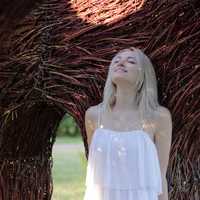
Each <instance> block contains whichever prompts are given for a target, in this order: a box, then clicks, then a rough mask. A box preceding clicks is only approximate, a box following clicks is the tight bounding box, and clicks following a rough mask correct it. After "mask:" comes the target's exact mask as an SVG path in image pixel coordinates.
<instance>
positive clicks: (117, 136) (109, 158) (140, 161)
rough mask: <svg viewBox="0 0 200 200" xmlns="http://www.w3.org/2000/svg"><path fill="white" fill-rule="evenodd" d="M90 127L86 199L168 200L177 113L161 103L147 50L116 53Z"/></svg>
mask: <svg viewBox="0 0 200 200" xmlns="http://www.w3.org/2000/svg"><path fill="white" fill-rule="evenodd" d="M85 127H86V133H87V141H88V145H89V156H88V165H87V175H86V181H85V184H86V190H85V194H84V200H158V199H159V200H168V187H167V179H166V171H167V167H168V161H169V153H170V147H171V138H172V118H171V113H170V111H169V110H168V109H167V108H166V107H164V106H161V105H160V104H159V103H158V94H157V81H156V75H155V71H154V68H153V65H152V63H151V61H150V59H149V58H148V57H147V56H146V54H145V53H144V52H143V51H142V50H141V49H138V48H134V47H130V48H127V49H123V50H121V51H119V52H118V53H117V54H116V55H115V56H114V57H113V59H112V61H111V63H110V66H109V71H108V75H107V80H106V83H105V87H104V93H103V101H102V102H101V103H100V104H98V105H96V106H91V107H89V108H88V109H87V111H86V113H85Z"/></svg>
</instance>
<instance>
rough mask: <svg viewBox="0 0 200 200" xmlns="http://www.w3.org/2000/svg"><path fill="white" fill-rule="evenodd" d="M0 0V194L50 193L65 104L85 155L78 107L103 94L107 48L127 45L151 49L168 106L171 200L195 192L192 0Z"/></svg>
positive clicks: (199, 75) (196, 21)
mask: <svg viewBox="0 0 200 200" xmlns="http://www.w3.org/2000/svg"><path fill="white" fill-rule="evenodd" d="M2 3H5V4H4V5H2V6H1V9H2V10H1V11H2V12H1V13H2V14H1V18H0V22H1V27H2V28H1V30H0V42H1V49H0V89H1V93H0V113H1V118H0V125H1V129H0V131H1V132H0V199H2V200H11V199H12V200H35V199H37V200H47V199H51V196H52V189H53V184H52V183H53V182H52V175H51V168H52V164H53V162H52V146H53V144H54V141H55V138H56V135H55V130H56V128H57V126H58V123H59V121H60V120H61V118H62V117H63V115H64V113H65V112H68V113H69V114H71V115H72V116H73V117H74V118H75V120H76V122H77V124H78V125H79V127H80V129H81V133H82V139H83V142H84V147H85V155H86V157H87V158H88V145H87V138H86V132H85V127H84V113H85V110H86V109H87V108H88V107H89V106H91V105H94V104H98V103H99V102H100V101H101V98H102V94H103V88H104V83H105V79H106V75H107V70H108V66H109V63H110V61H111V59H112V57H113V56H114V55H115V53H116V52H118V50H121V49H123V48H127V47H130V46H135V47H138V48H141V49H143V50H144V52H145V53H146V54H147V55H148V56H149V57H150V58H151V60H152V62H153V64H154V66H155V71H156V75H157V77H158V87H159V88H158V89H159V102H160V104H162V105H164V106H166V107H168V108H169V110H170V111H171V113H172V120H173V138H172V140H173V141H172V148H171V152H170V162H169V168H168V172H167V180H168V186H169V187H168V189H169V195H170V199H174V200H199V199H200V148H199V144H200V98H199V94H200V2H199V1H198V0H190V1H188V0H183V1H176V0H168V1H167V0H158V1H156V0H147V1H142V0H137V1H136V0H135V1H134V0H133V1H131V0H126V1H119V0H104V1H98V0H93V1H87V0H85V1H84V0H71V1H67V0H65V1H62V0H61V1H58V0H46V1H26V2H25V1H17V0H14V1H11V2H9V3H8V2H7V3H6V1H5V0H4V1H3V2H2ZM66 189H67V188H66Z"/></svg>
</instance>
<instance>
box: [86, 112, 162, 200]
mask: <svg viewBox="0 0 200 200" xmlns="http://www.w3.org/2000/svg"><path fill="white" fill-rule="evenodd" d="M99 113H100V112H99ZM99 119H100V115H99V117H98V128H97V129H96V130H95V132H94V134H93V136H92V140H91V144H90V149H89V156H88V164H87V173H86V180H85V186H86V189H85V194H84V200H158V195H160V194H162V178H161V170H160V163H159V159H158V153H157V149H156V146H155V144H154V142H153V141H152V139H151V138H150V136H149V134H148V133H147V132H145V131H144V130H142V129H137V130H132V131H114V130H111V129H105V128H100V126H99V125H100V120H99Z"/></svg>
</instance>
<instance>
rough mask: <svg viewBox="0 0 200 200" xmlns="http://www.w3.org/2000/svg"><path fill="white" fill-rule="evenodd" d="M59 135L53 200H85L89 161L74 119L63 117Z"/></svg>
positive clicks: (53, 173) (58, 131) (56, 148)
mask: <svg viewBox="0 0 200 200" xmlns="http://www.w3.org/2000/svg"><path fill="white" fill-rule="evenodd" d="M69 132H70V133H69ZM57 135H58V136H57V138H56V142H55V144H54V147H53V154H52V156H53V169H52V176H53V197H52V200H83V196H84V190H85V185H84V183H85V182H84V181H85V175H86V166H87V161H86V158H85V154H84V147H83V142H82V138H81V135H80V132H79V129H78V128H77V127H76V124H75V122H74V120H73V118H72V117H70V116H67V115H65V116H64V117H63V119H62V121H61V123H60V125H59V127H58V129H57ZM71 144H74V145H75V146H76V145H77V146H80V145H82V148H81V150H80V148H71V147H69V146H67V145H71Z"/></svg>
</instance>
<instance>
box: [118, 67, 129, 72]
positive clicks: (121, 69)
mask: <svg viewBox="0 0 200 200" xmlns="http://www.w3.org/2000/svg"><path fill="white" fill-rule="evenodd" d="M117 71H122V72H127V70H126V69H123V68H117V69H116V70H115V72H117Z"/></svg>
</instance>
